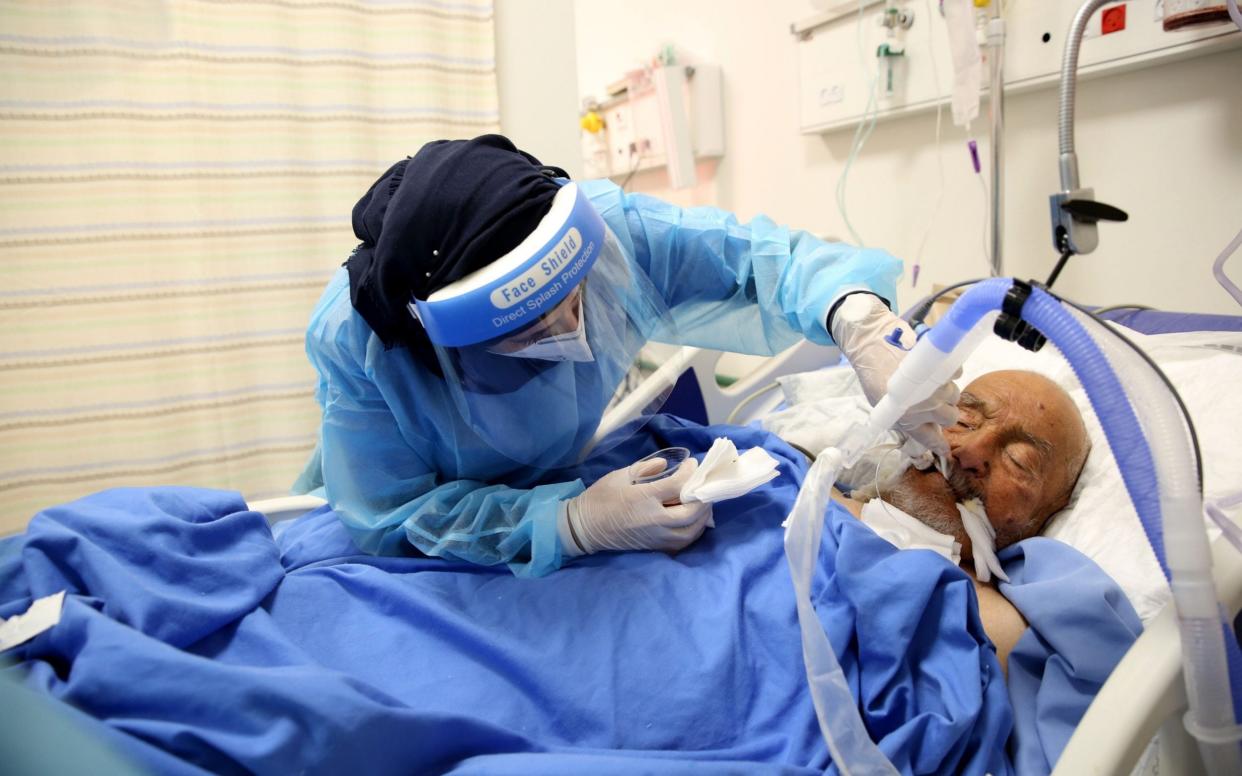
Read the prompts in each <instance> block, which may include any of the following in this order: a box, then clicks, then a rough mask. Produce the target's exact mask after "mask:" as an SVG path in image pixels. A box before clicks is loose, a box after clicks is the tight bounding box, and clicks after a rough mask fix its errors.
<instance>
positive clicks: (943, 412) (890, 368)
mask: <svg viewBox="0 0 1242 776" xmlns="http://www.w3.org/2000/svg"><path fill="white" fill-rule="evenodd" d="M894 330H896V331H900V332H901V334H900V335H899V336H900V341H901V344H902V347H904V348H906V349H907V350H908V349H909V348H912V347H914V343H915V340H916V339H917V338H916V336H915V334H914V330H913V329H911V328H910V325H909V324H908V323H906V322H905V321H903V320H902V319H901V318H898V317H897V316H896V315H893V313H892V311H891V310H889V309H888V308H887V307H885V306H884V302H883V301H882V300H881V299H880V298H879V297H878V296H874V295H872V294H851V295H850V296H848V297H846V298H845V301H843V302H841V304H840V305H838V306H837V309H836V313H835V314H833V316H832V331H831V332H830V333H831V334H832V339H833V341H834V342H836V343H837V346H838V347H839V348H841V352H842V353H844V354H845V357H846V358H847V359H849V362H850V366H852V367H854V371H855V372H856V373H857V374H858V382H859V384H860V385H861V386H862V389H863V393H864V394H866V396H867V401H869V402H871V404H872V406H875V404H876V403H877V402H879V401H880V399H882V398H883V397H884V395H885V394H886V393H888V379H889V378H890V377H892V375H893V372H895V371H897V365H898V364H900V363H901V360H902V359H903V358H905V357H906V351H905V350H902V348H899V347H897V346H896V345H893V344H892V343H891V342H888V341H887V340H886V338H887V337H889V336H891V335H892V333H893V331H894ZM958 374H961V370H958ZM958 395H959V391H958V389H957V386H956V385H954V384H953V383H952V382H949V383H947V384H945V385H942V386H941V387H940V388H938V389H937V390H936V392H935V393H933V394H932V395H931V396H930V397H929V398H928V399H927V400H926V401H923V402H921V403H919V404H916V405H915V406H913V407H911V408H910V409H909V411H907V412H906V414H905V415H903V416H902V417H901V420H899V421H897V431H899V432H901V433H902V434H903V435H905V436H906V437H908V438H910V439H912V440H913V441H914V442H916V443H917V444H918V445H919V446H920V447H921V448H922V450H926V451H928V452H931V453H934V454H937V455H948V454H949V444H948V442H946V441H945V439H944V435H943V434H941V433H940V427H941V426H951V425H953V424H954V423H956V422H957V399H958ZM919 452H921V450H912V449H909V450H907V453H908V454H909V455H911V457H918V455H917V454H918V453H919ZM928 463H930V459H928Z"/></svg>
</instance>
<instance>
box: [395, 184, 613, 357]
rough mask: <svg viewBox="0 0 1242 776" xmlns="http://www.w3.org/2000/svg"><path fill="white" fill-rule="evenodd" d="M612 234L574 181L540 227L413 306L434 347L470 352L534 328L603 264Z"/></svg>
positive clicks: (561, 193)
mask: <svg viewBox="0 0 1242 776" xmlns="http://www.w3.org/2000/svg"><path fill="white" fill-rule="evenodd" d="M606 235H607V229H606V227H605V225H604V220H603V218H601V217H600V215H599V213H598V212H596V210H595V208H594V207H592V206H591V203H590V200H588V199H587V197H586V195H585V194H583V193H582V192H581V191H580V190H579V189H578V186H577V185H576V184H574V183H568V184H566V185H565V186H564V187H563V188H562V189H561V190H560V191H559V192H557V195H556V198H555V199H554V200H553V202H552V208H551V209H550V210H549V211H548V213H547V215H545V216H544V218H543V220H542V221H540V223H539V226H538V227H536V229H535V230H534V231H533V232H531V234H530V235H529V236H528V237H527V238H526V239H525V240H523V241H522V242H521V243H520V244H519V245H518V246H517V247H516V248H514V249H513V250H512V251H510V252H509V253H507V254H505V255H504V256H502V257H501V258H499V259H497V260H496V261H494V262H492V263H491V264H489V265H488V266H486V267H484V268H483V269H481V270H479V271H478V272H475V273H473V274H471V275H468V276H467V277H464V278H462V279H461V280H458V281H456V282H454V283H451V284H449V285H447V286H445V287H444V288H442V289H440V290H438V291H436V292H434V293H432V294H431V295H430V297H429V298H428V299H426V300H422V299H415V300H414V301H412V302H411V303H410V305H409V307H410V312H411V314H413V315H414V317H416V318H417V319H418V320H419V321H420V322H421V323H422V325H423V328H424V329H425V330H426V331H427V336H428V337H429V338H430V339H431V341H432V342H433V343H435V344H436V345H439V346H441V347H464V346H469V345H474V344H477V343H481V342H487V341H491V340H496V339H499V338H501V337H504V336H505V335H508V334H510V333H512V332H515V331H517V330H519V329H522V328H524V327H527V326H531V325H533V324H535V323H536V322H537V321H538V320H539V318H540V316H542V315H544V314H545V313H547V312H550V311H551V310H553V308H555V307H556V306H557V305H558V304H560V303H561V302H562V301H564V300H565V299H566V298H568V297H569V296H570V294H572V293H573V292H574V290H575V288H576V287H577V286H578V284H579V283H580V282H581V281H582V279H583V278H585V277H586V276H587V274H588V272H589V271H590V269H591V267H592V265H594V263H595V261H596V259H598V258H599V255H600V251H601V249H602V247H603V244H604V239H605V236H606Z"/></svg>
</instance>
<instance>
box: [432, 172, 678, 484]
mask: <svg viewBox="0 0 1242 776" xmlns="http://www.w3.org/2000/svg"><path fill="white" fill-rule="evenodd" d="M410 307H411V312H412V313H413V314H414V315H416V317H418V319H419V320H420V321H421V322H422V324H423V327H424V328H425V329H426V331H427V334H428V336H429V337H430V339H431V341H432V343H433V344H434V346H435V350H436V355H437V356H438V358H439V361H440V366H441V368H442V369H443V371H444V377H445V382H446V383H447V386H448V390H449V393H450V395H451V396H452V398H453V402H454V405H455V406H456V408H457V410H458V412H459V413H460V414H461V417H462V418H463V420H464V421H465V422H466V424H467V425H468V426H469V427H470V428H471V429H472V430H473V431H474V433H476V434H477V435H478V436H479V437H480V438H481V439H482V440H483V441H484V442H485V443H487V444H488V445H489V446H490V447H492V448H493V449H494V450H496V451H498V452H500V453H501V454H502V455H504V456H505V457H507V458H509V459H511V460H513V461H514V462H515V463H518V464H521V465H524V466H532V467H538V468H542V469H553V468H557V467H560V466H566V465H570V464H573V463H576V462H577V461H578V460H579V459H580V458H581V456H582V454H583V453H584V452H585V448H586V446H587V443H588V442H589V441H590V440H591V438H592V436H593V435H594V433H595V431H596V429H597V427H598V426H599V423H600V419H601V418H602V417H603V415H604V412H605V410H606V409H607V407H608V405H609V402H610V400H611V399H612V398H613V395H614V393H615V392H616V390H617V387H618V386H619V385H620V384H621V382H622V380H623V378H624V377H625V374H626V372H627V371H628V370H629V368H630V366H631V365H632V364H633V363H634V359H635V357H636V356H637V354H638V351H639V349H641V348H642V346H643V345H644V344H645V343H646V342H647V339H648V338H649V337H650V336H651V334H652V333H654V332H656V331H659V330H662V329H665V327H668V326H669V325H670V324H669V316H668V309H667V307H666V306H665V304H664V301H663V298H662V297H661V296H660V295H659V294H658V293H657V292H656V290H655V287H654V286H653V285H652V283H651V281H650V279H649V278H648V277H647V274H646V273H645V272H643V271H642V269H641V268H639V267H638V266H637V265H636V264H635V263H634V262H633V260H632V259H631V258H630V257H629V256H628V255H627V253H626V251H625V250H624V249H623V248H622V247H621V245H620V243H619V242H618V241H617V238H616V236H615V235H613V233H612V232H611V230H609V229H608V227H607V225H606V224H605V223H604V220H603V219H602V218H601V217H600V215H599V213H598V212H596V210H595V208H594V206H592V205H591V203H590V201H589V200H588V199H587V198H586V195H584V194H583V193H582V192H580V191H579V190H578V187H577V185H576V184H573V183H569V184H567V185H565V186H564V187H563V188H562V189H561V190H560V192H558V193H557V195H556V198H555V199H554V200H553V203H552V208H551V209H550V210H549V211H548V213H547V215H546V216H544V218H543V220H542V221H541V222H540V224H539V226H538V227H537V228H536V229H535V230H534V231H533V232H532V233H531V234H530V236H528V237H527V238H526V239H525V240H523V241H522V243H521V244H520V245H519V246H517V247H516V248H514V249H513V250H512V251H510V252H509V253H508V254H506V255H505V256H503V257H501V258H500V259H498V260H496V261H495V262H493V263H492V264H489V265H488V266H486V267H484V268H483V269H481V270H478V271H477V272H474V273H472V274H470V275H468V276H466V277H464V278H461V279H460V280H458V281H456V282H454V283H452V284H450V285H448V286H445V287H444V288H442V289H440V290H438V291H436V292H435V293H433V294H431V296H430V297H429V298H428V299H427V300H418V299H416V300H415V301H414V302H412V303H411V305H410ZM659 405H660V402H659V400H657V401H656V402H653V403H651V404H650V405H649V406H648V407H646V408H645V409H644V410H642V411H641V412H640V413H639V415H638V416H636V417H634V418H632V419H631V420H630V422H629V423H627V424H626V426H625V431H623V432H622V433H618V434H613V435H610V437H609V438H608V440H606V441H605V442H604V443H603V444H604V445H608V444H615V443H616V442H619V441H620V440H621V439H624V438H625V437H626V435H627V432H628V433H633V431H634V430H636V429H637V428H638V427H640V426H641V424H642V423H643V422H644V421H645V419H646V418H647V417H649V416H650V415H651V414H653V413H654V412H656V411H657V410H658V409H659ZM594 449H595V450H599V449H601V448H600V447H599V446H596V447H595V448H594Z"/></svg>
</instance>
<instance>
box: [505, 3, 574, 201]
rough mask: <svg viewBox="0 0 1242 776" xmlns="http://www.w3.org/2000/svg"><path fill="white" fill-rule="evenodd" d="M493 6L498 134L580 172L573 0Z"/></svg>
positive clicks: (538, 156)
mask: <svg viewBox="0 0 1242 776" xmlns="http://www.w3.org/2000/svg"><path fill="white" fill-rule="evenodd" d="M494 8H495V15H496V79H497V89H498V90H499V92H500V131H501V133H503V134H505V135H507V136H508V137H509V138H510V139H511V140H512V141H513V142H514V144H516V145H517V147H518V148H521V149H522V150H523V151H526V152H528V153H531V154H534V155H535V157H537V158H538V159H539V160H540V161H542V162H544V163H546V164H555V165H557V166H559V167H563V168H564V169H565V171H566V172H568V173H569V175H570V177H571V178H577V177H580V176H581V175H582V153H581V145H580V142H579V135H578V132H579V130H578V62H577V56H576V53H575V32H574V3H573V0H496V1H495V6H494Z"/></svg>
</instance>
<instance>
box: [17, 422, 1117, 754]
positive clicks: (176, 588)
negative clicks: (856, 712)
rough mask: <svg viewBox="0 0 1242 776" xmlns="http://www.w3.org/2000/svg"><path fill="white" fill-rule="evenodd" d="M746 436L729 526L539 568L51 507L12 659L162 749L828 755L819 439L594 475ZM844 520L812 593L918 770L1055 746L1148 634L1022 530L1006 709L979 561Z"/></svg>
mask: <svg viewBox="0 0 1242 776" xmlns="http://www.w3.org/2000/svg"><path fill="white" fill-rule="evenodd" d="M726 433H727V434H728V435H729V436H731V437H732V438H733V439H734V441H735V442H736V443H737V444H738V446H739V448H746V447H750V446H753V445H762V446H764V447H766V448H767V449H768V450H769V451H771V452H772V453H773V454H774V455H775V456H776V457H777V458H778V459H779V460H780V471H781V476H780V477H779V478H778V479H777V480H775V481H773V482H772V483H770V484H769V485H767V486H765V487H763V488H761V489H759V490H758V491H755V492H753V493H751V494H748V495H747V496H744V497H742V498H739V499H736V500H733V501H730V502H726V503H723V504H718V505H716V510H715V515H716V524H717V527H716V528H715V529H712V530H710V531H709V532H708V533H707V534H706V535H705V536H704V538H703V539H702V540H700V541H699V542H698V543H696V544H695V545H693V546H692V547H690V548H689V549H687V550H686V551H684V552H682V553H679V554H678V555H676V556H667V555H663V554H660V553H629V554H601V555H597V556H593V557H589V558H585V559H582V560H581V561H579V562H577V563H575V564H572V565H571V566H569V567H567V568H565V569H563V570H561V571H559V572H557V573H556V574H553V575H551V576H549V577H547V578H544V579H534V580H531V579H518V578H515V577H513V576H512V575H511V574H510V573H509V572H508V571H507V570H505V569H504V568H480V567H474V566H468V565H466V564H460V563H453V562H447V561H444V560H440V559H435V558H426V557H421V556H417V555H414V554H412V555H411V556H409V557H396V558H376V557H371V556H365V555H360V554H359V553H358V552H357V551H356V550H355V549H354V547H353V545H352V544H350V542H349V539H348V537H347V535H346V534H345V532H344V530H343V529H342V528H341V526H340V523H339V521H338V520H337V519H336V517H335V515H333V514H332V513H331V511H330V510H327V509H323V510H320V511H318V512H316V513H313V514H310V515H307V516H305V517H303V518H300V519H298V520H297V521H296V522H295V523H294V524H292V525H291V526H290V527H289V528H288V530H286V531H285V532H283V534H282V535H281V538H280V541H279V543H278V542H277V541H275V540H273V538H272V535H271V533H270V530H269V528H268V526H267V524H266V523H265V521H264V520H263V518H262V517H261V516H260V515H258V514H256V513H254V512H248V511H246V509H245V505H244V503H243V502H242V500H241V498H240V497H239V496H238V495H237V494H235V493H229V492H222V491H210V490H199V489H190V488H153V489H121V490H114V491H106V492H104V493H101V494H97V495H95V496H91V497H88V498H86V499H82V500H79V501H76V502H73V503H71V504H67V505H64V506H60V507H55V508H52V509H48V510H45V511H44V512H42V513H40V514H39V515H38V516H37V517H36V518H35V520H34V521H33V522H32V523H31V525H30V527H29V529H28V531H27V532H26V533H25V534H23V535H22V536H19V537H14V538H12V539H9V540H6V541H4V542H2V543H0V616H5V617H7V616H11V615H13V614H15V613H18V612H20V611H23V610H24V609H25V607H26V606H28V605H29V603H30V601H31V600H32V599H33V598H37V597H39V596H43V595H48V594H51V593H54V592H56V591H58V590H62V589H64V590H68V591H69V595H68V596H67V598H66V602H65V607H64V612H63V616H62V620H61V622H60V624H59V625H57V626H56V627H55V628H53V629H52V630H50V631H48V632H46V633H43V634H41V635H39V636H37V637H36V638H35V639H33V640H32V641H30V642H28V643H26V644H24V645H21V646H19V647H17V648H15V649H13V650H11V651H10V652H8V653H6V654H5V657H7V658H8V659H10V660H11V661H12V665H11V666H9V667H8V668H7V669H0V671H3V673H5V674H7V675H9V676H10V677H13V678H16V679H17V680H19V681H20V682H22V683H23V684H25V686H26V687H27V688H28V689H31V690H34V691H35V692H36V693H38V694H39V695H41V696H43V697H47V698H52V699H55V701H56V703H57V705H58V706H59V707H60V708H61V709H62V710H63V711H64V712H65V713H67V714H70V715H71V716H72V717H73V719H74V720H75V721H76V724H79V725H82V726H85V727H86V728H88V729H90V730H92V731H94V733H95V734H96V735H98V736H100V737H102V738H103V739H105V740H106V741H107V742H109V743H110V744H111V745H112V746H114V747H115V748H116V749H117V750H118V751H120V752H122V753H123V754H124V755H126V756H128V757H129V758H131V759H132V760H134V761H136V762H138V763H140V764H142V765H143V766H145V767H147V768H150V769H151V770H153V771H155V772H159V773H196V774H197V773H242V772H255V773H289V772H299V771H300V772H304V773H340V772H349V771H353V772H359V773H410V772H460V773H532V772H537V773H583V772H591V773H638V772H643V773H648V772H661V773H691V772H694V773H721V772H737V773H763V772H771V773H810V772H819V771H823V770H825V769H828V770H830V771H834V770H835V767H834V766H833V764H831V763H830V762H829V757H828V754H827V751H826V748H825V746H824V744H823V741H822V740H821V738H820V735H819V732H818V729H817V726H816V722H815V718H814V711H813V709H812V706H811V704H810V701H809V698H808V697H807V694H806V689H805V687H806V679H805V675H804V668H803V663H802V656H801V649H800V643H799V638H798V630H797V625H796V616H795V612H794V605H793V599H792V586H791V584H790V581H789V577H788V570H787V567H786V564H785V560H784V556H783V552H782V547H781V536H782V531H781V529H780V526H779V524H780V522H781V520H782V519H783V518H784V517H785V515H786V514H787V512H788V511H789V508H790V506H791V505H792V502H793V499H794V497H795V496H796V493H797V488H798V486H799V485H800V483H801V480H802V475H803V464H802V458H801V456H800V455H798V454H797V453H796V452H794V451H793V450H791V449H790V448H788V447H787V446H785V445H784V444H783V443H781V442H780V441H779V440H777V439H776V438H774V437H771V436H769V435H767V434H764V433H762V432H758V431H755V430H753V429H738V428H732V427H729V428H719V429H704V428H701V427H697V426H694V425H693V424H688V423H686V422H684V421H679V420H677V419H675V418H667V417H665V418H658V419H656V420H655V421H653V422H652V423H651V424H650V425H649V427H648V429H647V432H646V433H645V434H644V435H643V436H642V437H641V438H638V439H635V440H632V441H631V442H630V443H629V444H626V445H623V446H621V447H619V448H616V449H614V450H612V451H610V452H609V453H608V454H606V455H605V456H603V457H602V458H600V459H599V460H595V461H592V462H590V463H589V464H588V465H586V466H584V467H582V469H581V470H580V471H579V473H580V474H581V475H583V477H584V478H585V479H587V480H588V481H589V480H591V479H593V478H594V477H596V476H599V475H600V474H602V473H604V472H606V471H609V470H611V469H613V468H616V467H617V466H618V465H623V464H624V463H628V462H629V461H632V460H634V459H635V458H637V457H640V456H641V455H642V454H644V453H645V452H650V451H653V450H655V449H658V448H660V447H665V446H669V445H683V446H687V447H689V448H690V449H691V450H695V451H699V452H702V451H705V450H706V449H707V447H709V446H710V443H711V440H712V439H713V438H714V437H715V436H717V435H722V434H726ZM827 519H828V523H827V527H828V530H826V531H825V536H824V542H823V546H822V548H821V555H820V565H821V573H820V574H819V576H818V577H817V579H816V580H815V586H814V589H815V591H816V595H817V610H818V612H819V615H820V618H821V621H822V623H823V625H824V627H825V628H826V630H827V631H828V634H829V637H830V639H831V641H832V643H833V645H834V648H835V649H836V651H837V653H838V655H839V656H840V659H841V663H842V666H843V668H844V669H845V671H846V675H847V677H848V679H849V681H850V684H851V687H852V688H853V690H854V692H855V696H856V697H857V698H858V700H859V708H860V710H861V713H862V714H863V717H864V720H865V722H866V724H867V726H868V729H869V730H870V732H871V733H872V736H873V737H874V738H875V739H876V740H877V741H878V742H879V745H880V746H881V748H882V750H883V751H884V752H885V753H886V754H887V755H888V756H889V757H890V758H891V759H892V760H893V762H894V763H895V764H896V765H897V767H898V768H899V770H901V771H902V772H903V773H949V772H954V773H979V774H981V773H985V772H990V773H995V774H1004V773H1012V772H1014V768H1015V762H1017V763H1028V762H1029V763H1043V764H1044V765H1043V767H1042V768H1040V767H1036V768H1035V770H1033V771H1030V772H1040V771H1041V770H1047V767H1048V765H1047V764H1048V763H1051V762H1055V759H1056V756H1057V754H1059V751H1060V750H1059V748H1058V746H1063V743H1064V736H1063V734H1064V731H1065V729H1066V726H1067V725H1068V726H1069V729H1072V726H1073V724H1074V723H1075V722H1076V721H1077V719H1078V717H1080V716H1081V713H1082V711H1083V710H1085V708H1086V705H1087V703H1089V702H1090V699H1091V697H1092V696H1093V695H1094V692H1095V690H1096V689H1098V687H1099V685H1100V684H1101V683H1102V682H1103V680H1104V678H1106V676H1107V674H1108V672H1109V671H1110V670H1111V668H1112V665H1114V664H1115V662H1116V661H1117V660H1118V659H1120V657H1121V655H1122V654H1124V651H1125V649H1126V648H1128V646H1129V644H1130V643H1131V642H1132V641H1133V638H1134V636H1135V635H1136V634H1137V633H1138V628H1139V626H1138V618H1137V617H1136V616H1134V613H1133V610H1131V609H1129V605H1128V603H1126V601H1125V598H1124V596H1123V595H1121V593H1120V591H1119V590H1117V589H1116V586H1115V585H1112V583H1111V582H1110V581H1109V580H1108V579H1107V578H1106V577H1104V575H1103V573H1102V572H1100V571H1099V570H1098V568H1096V567H1095V566H1094V565H1093V564H1091V563H1090V561H1087V560H1086V559H1085V558H1083V557H1082V556H1081V555H1078V554H1077V553H1076V552H1074V551H1073V550H1070V549H1069V548H1068V547H1065V546H1064V545H1060V544H1059V543H1057V542H1053V541H1051V540H1030V541H1028V542H1024V543H1022V544H1021V545H1018V546H1015V547H1013V548H1009V550H1007V551H1006V553H1005V554H1004V555H1003V556H1002V558H1003V560H1004V562H1005V563H1006V568H1007V569H1009V573H1010V575H1011V577H1012V578H1013V583H1012V585H1011V589H1010V590H1009V592H1008V593H1007V595H1009V596H1010V598H1011V599H1012V600H1014V601H1015V603H1018V605H1019V607H1020V608H1021V609H1022V611H1023V613H1024V614H1025V615H1026V616H1027V617H1028V619H1029V620H1030V621H1031V622H1032V624H1033V628H1032V629H1031V630H1029V631H1028V632H1027V633H1026V634H1025V635H1024V636H1023V640H1022V642H1020V643H1019V650H1018V651H1017V652H1015V654H1016V655H1019V659H1018V661H1017V662H1016V663H1014V665H1017V666H1018V669H1017V671H1016V673H1015V674H1014V676H1011V681H1010V688H1009V691H1010V692H1011V693H1013V703H1014V704H1015V705H1016V706H1018V707H1020V708H1025V709H1027V710H1028V712H1029V713H1027V712H1023V713H1019V714H1018V715H1017V716H1015V711H1014V708H1013V707H1011V703H1010V699H1009V697H1008V695H1009V693H1007V691H1006V686H1005V681H1004V678H1003V676H1002V675H1001V672H1000V667H999V664H998V662H997V660H996V656H995V654H994V651H993V648H992V646H991V644H990V642H989V641H988V640H987V637H986V635H985V634H984V632H983V629H982V626H981V623H980V621H979V618H978V605H977V599H976V597H975V593H974V590H973V587H972V584H971V582H970V580H969V579H968V578H967V577H966V575H965V574H964V573H963V572H962V571H961V569H959V568H957V567H955V566H952V565H951V564H949V563H948V562H947V561H945V560H944V559H942V558H940V557H939V556H937V555H935V554H933V553H930V552H925V551H898V550H896V549H895V548H893V547H892V546H891V545H888V544H887V543H886V542H884V541H883V540H881V539H879V538H878V537H877V536H876V535H875V534H874V533H873V532H871V530H870V529H869V528H867V527H866V526H865V525H863V524H862V523H860V522H858V521H856V520H854V519H853V518H852V517H850V516H849V515H848V513H846V512H845V511H844V509H841V508H840V507H837V506H836V505H834V506H833V507H832V508H831V509H830V511H829V513H828V515H827ZM1034 559H1042V561H1041V562H1034ZM1067 585H1068V587H1066V586H1067ZM1068 590H1072V591H1073V594H1068V593H1067V591H1068ZM1024 591H1025V593H1026V595H1025V596H1024V595H1023V593H1024ZM1024 598H1025V599H1028V603H1027V604H1023V603H1021V601H1022V600H1023V599H1024ZM1052 602H1062V603H1063V605H1061V606H1053V605H1052ZM1086 633H1089V634H1090V638H1086V637H1085V634H1086ZM1088 646H1089V647H1090V648H1089V649H1088V648H1087V647H1088ZM1015 678H1020V681H1018V682H1017V683H1015V682H1014V679H1015ZM1022 772H1024V773H1025V772H1028V771H1027V770H1026V769H1025V768H1024V769H1022Z"/></svg>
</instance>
